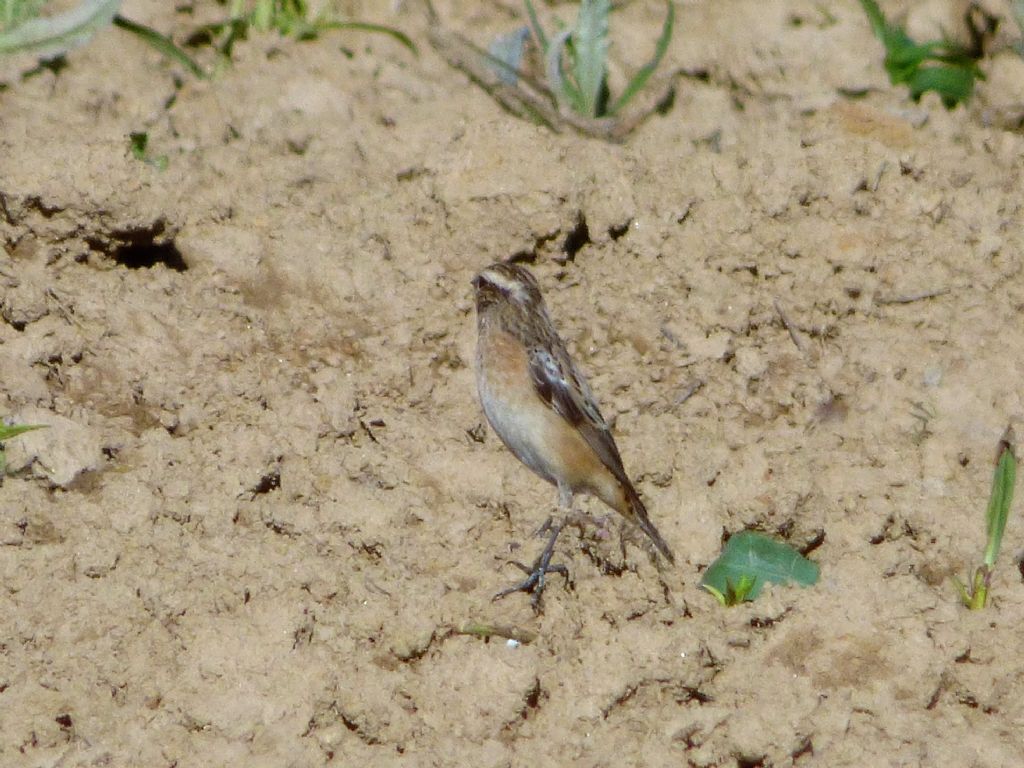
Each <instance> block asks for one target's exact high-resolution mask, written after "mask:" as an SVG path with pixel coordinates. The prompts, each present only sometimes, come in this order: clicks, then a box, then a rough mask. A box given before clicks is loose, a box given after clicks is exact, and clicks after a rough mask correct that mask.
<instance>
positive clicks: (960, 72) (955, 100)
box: [907, 66, 974, 109]
mask: <svg viewBox="0 0 1024 768" xmlns="http://www.w3.org/2000/svg"><path fill="white" fill-rule="evenodd" d="M907 85H908V86H909V87H910V96H911V97H912V98H913V99H914V100H915V101H916V100H917V99H919V98H921V94H923V93H925V92H926V91H935V92H936V93H938V94H939V96H940V97H941V98H942V103H943V104H944V105H945V107H946V108H947V109H952V108H953V107H955V106H956V105H957V104H959V103H961V102H965V101H967V100H968V99H970V98H971V93H972V92H973V91H974V73H973V72H972V71H971V70H969V69H964V68H963V67H946V66H941V67H938V66H935V67H923V68H921V69H919V70H917V72H915V73H914V76H913V77H911V78H910V79H909V80H908V81H907Z"/></svg>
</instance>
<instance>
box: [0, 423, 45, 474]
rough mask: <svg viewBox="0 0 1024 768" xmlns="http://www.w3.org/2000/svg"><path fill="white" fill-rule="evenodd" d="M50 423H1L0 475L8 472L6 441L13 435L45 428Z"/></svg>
mask: <svg viewBox="0 0 1024 768" xmlns="http://www.w3.org/2000/svg"><path fill="white" fill-rule="evenodd" d="M47 426H49V425H48V424H0V477H2V476H3V475H4V474H6V472H7V453H6V451H4V446H3V444H4V441H5V440H10V439H11V438H12V437H17V436H18V435H21V434H24V433H25V432H31V431H32V430H33V429H45V428H46V427H47Z"/></svg>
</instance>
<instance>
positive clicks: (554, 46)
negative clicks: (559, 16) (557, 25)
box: [544, 28, 583, 114]
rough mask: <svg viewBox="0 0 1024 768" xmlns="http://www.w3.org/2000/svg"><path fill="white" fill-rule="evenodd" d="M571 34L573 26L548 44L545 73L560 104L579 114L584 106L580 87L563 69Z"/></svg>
mask: <svg viewBox="0 0 1024 768" xmlns="http://www.w3.org/2000/svg"><path fill="white" fill-rule="evenodd" d="M571 35H572V29H571V28H566V29H563V30H562V31H561V32H559V33H558V34H557V35H555V38H554V39H553V40H552V41H551V44H550V45H549V46H548V52H547V55H546V56H545V57H544V64H545V74H546V75H547V79H548V87H549V88H551V91H552V93H554V94H555V99H556V100H557V101H558V105H559V106H561V107H565V106H568V107H569V109H571V110H572V111H573V112H576V113H577V114H579V113H580V111H581V110H582V108H583V107H582V104H583V97H582V96H581V94H580V92H579V89H578V88H576V86H575V85H573V84H572V83H571V82H570V81H569V79H568V78H567V77H566V76H565V71H564V70H563V69H562V51H563V50H564V49H565V47H566V44H567V43H568V42H569V37H570V36H571Z"/></svg>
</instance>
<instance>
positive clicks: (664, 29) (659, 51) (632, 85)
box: [608, 0, 676, 115]
mask: <svg viewBox="0 0 1024 768" xmlns="http://www.w3.org/2000/svg"><path fill="white" fill-rule="evenodd" d="M666 5H667V6H668V15H667V16H666V17H665V23H664V24H662V26H661V37H659V38H658V43H657V45H655V46H654V57H653V58H652V59H651V60H650V61H648V62H647V63H646V64H644V65H643V66H642V67H641V68H640V69H639V70H638V71H637V73H636V74H635V75H633V79H632V80H630V81H629V84H628V85H627V86H626V90H624V91H623V92H622V94H621V95H620V96H619V98H617V99H616V100H615V103H614V104H613V105H612V107H611V109H609V110H608V114H609V115H614V114H615V113H616V112H618V111H619V110H620V109H622V108H623V107H625V106H626V105H627V104H628V103H629V102H630V101H631V100H632V99H633V97H634V96H636V95H637V93H639V92H640V89H641V88H643V87H644V86H645V85H647V81H648V80H650V79H651V75H653V74H654V70H656V69H657V68H658V65H659V64H661V60H662V58H663V57H664V56H665V51H667V50H668V44H669V43H670V42H671V41H672V27H673V26H674V24H675V14H676V12H675V8H674V7H673V6H672V0H668V2H666Z"/></svg>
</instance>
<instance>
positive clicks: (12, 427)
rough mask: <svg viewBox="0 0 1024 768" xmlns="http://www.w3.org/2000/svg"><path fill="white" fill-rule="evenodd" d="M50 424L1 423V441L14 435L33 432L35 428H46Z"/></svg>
mask: <svg viewBox="0 0 1024 768" xmlns="http://www.w3.org/2000/svg"><path fill="white" fill-rule="evenodd" d="M48 426H50V425H49V424H0V442H2V441H4V440H10V439H11V438H12V437H16V436H17V435H20V434H23V433H25V432H31V431H32V430H33V429H46V428H47V427H48Z"/></svg>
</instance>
